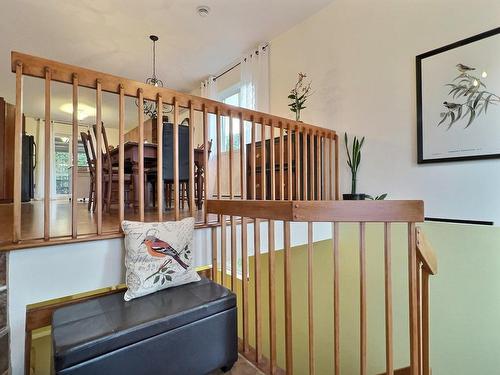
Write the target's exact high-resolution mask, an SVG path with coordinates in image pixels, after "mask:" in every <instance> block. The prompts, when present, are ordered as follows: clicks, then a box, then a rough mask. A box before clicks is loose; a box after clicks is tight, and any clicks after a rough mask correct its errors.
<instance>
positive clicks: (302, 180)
mask: <svg viewBox="0 0 500 375" xmlns="http://www.w3.org/2000/svg"><path fill="white" fill-rule="evenodd" d="M11 63H12V72H14V73H15V74H16V117H15V155H14V159H15V171H14V199H13V215H12V217H13V219H12V243H13V244H14V245H16V244H17V246H23V245H22V242H21V241H22V240H23V237H22V233H21V220H22V218H21V216H22V210H21V208H22V207H21V164H22V161H21V160H22V147H21V145H22V117H23V108H24V107H23V94H24V92H23V77H24V76H29V77H35V78H40V79H43V80H44V82H45V85H44V96H45V107H44V112H45V114H44V117H43V119H44V126H45V128H44V130H45V131H44V142H45V156H44V158H45V163H44V171H43V175H44V204H43V236H41V237H40V238H39V239H38V241H39V242H37V243H35V242H33V241H32V243H31V244H33V245H42V246H43V245H44V244H46V243H47V241H50V242H55V243H61V242H63V243H64V242H67V241H87V240H92V239H99V238H106V237H110V236H111V237H112V236H114V235H119V233H120V228H119V223H121V222H122V221H123V220H124V219H125V204H124V199H125V189H124V178H125V177H124V176H125V153H124V144H125V97H132V98H136V102H137V107H138V108H137V126H138V133H139V135H138V162H137V165H136V166H135V167H136V168H135V169H134V171H135V172H134V173H137V174H138V176H139V177H138V179H137V180H138V186H136V188H137V190H138V201H137V202H134V204H136V205H137V210H138V217H137V219H138V220H140V221H144V220H145V199H144V193H145V181H144V178H142V176H144V173H145V165H144V152H145V147H144V120H145V118H144V111H143V103H144V100H149V101H154V102H156V105H157V107H158V108H162V106H163V105H164V104H170V105H172V106H173V112H174V114H173V174H174V179H173V180H174V181H173V197H174V199H173V201H174V208H173V219H175V220H178V219H179V218H180V217H181V212H180V203H179V195H180V182H179V123H180V121H179V120H180V119H179V116H180V115H179V112H180V111H181V110H183V111H187V112H188V114H189V118H190V119H191V120H190V121H189V125H188V126H189V127H190V130H191V131H190V132H189V134H190V136H189V166H190V176H191V177H190V178H189V187H188V189H189V194H188V196H189V200H190V215H192V216H194V215H195V204H194V196H195V186H194V177H193V174H194V173H193V170H194V163H195V157H194V151H193V150H194V140H193V134H194V131H192V130H193V129H194V126H195V123H194V122H195V121H194V119H195V118H196V117H197V116H198V117H200V115H201V126H202V128H203V150H204V155H203V159H204V166H205V168H206V170H205V172H204V179H203V182H202V183H203V189H202V190H201V191H202V194H204V196H203V199H206V198H207V197H208V194H207V192H208V191H209V186H210V183H211V180H210V179H212V178H214V179H216V181H215V186H216V188H215V192H214V196H216V197H218V198H221V197H222V196H223V192H222V190H221V189H222V187H221V186H222V185H223V183H225V182H226V180H227V181H228V184H229V197H228V198H229V199H235V198H237V197H236V196H235V191H236V189H235V188H236V187H235V186H234V185H235V183H234V182H233V180H234V175H235V169H238V171H239V175H240V181H239V185H240V186H239V191H240V197H239V198H248V199H253V200H292V199H302V200H326V199H330V200H332V199H338V198H339V177H338V152H339V150H338V137H337V134H336V133H335V131H333V130H331V129H325V128H321V127H317V126H313V125H308V124H305V123H302V122H297V121H293V120H290V119H285V118H282V117H277V116H273V115H270V114H267V113H262V112H258V111H253V110H249V109H245V108H239V107H234V106H231V105H228V104H224V103H220V102H217V101H214V100H210V99H205V98H201V97H197V96H194V95H188V94H185V93H181V92H176V91H174V90H170V89H168V88H161V87H154V86H151V85H147V84H144V83H141V82H137V81H133V80H129V79H126V78H121V77H117V76H114V75H110V74H105V73H100V72H96V71H93V70H89V69H85V68H81V67H77V66H72V65H68V64H63V63H60V62H56V61H51V60H47V59H44V58H39V57H34V56H30V55H26V54H22V53H19V52H12V55H11ZM52 82H59V83H63V84H68V85H71V87H72V106H73V112H72V113H73V115H72V122H71V125H72V144H71V148H72V151H73V155H77V151H78V138H79V136H80V132H79V120H78V105H79V104H78V103H79V88H81V87H84V88H89V89H92V90H95V106H96V116H95V117H96V118H95V120H96V121H95V124H96V125H95V126H96V130H95V133H96V134H101V133H102V126H103V125H102V96H103V92H107V93H112V94H116V95H117V104H118V117H119V118H118V128H119V144H118V148H119V151H118V163H117V164H118V165H117V167H118V186H119V188H118V202H119V208H118V215H117V216H118V218H119V220H118V223H117V225H116V227H114V228H111V230H110V229H109V228H107V230H104V229H103V204H102V202H103V172H102V168H103V159H102V158H100V157H97V159H96V161H95V171H96V177H95V178H96V191H95V197H96V213H95V217H96V219H95V221H96V231H95V233H93V234H90V235H89V234H88V233H85V234H82V233H80V232H79V230H78V212H77V195H76V194H77V192H76V189H72V192H71V218H70V220H71V225H70V227H71V231H70V232H71V233H70V236H62V237H61V236H52V235H51V204H50V200H51V197H50V191H51V173H52V166H51V159H50V154H51V147H52V146H51V139H50V134H51V132H50V130H51V129H50V127H51V120H52V118H51V84H52ZM209 116H212V117H213V116H215V127H216V131H215V134H216V136H215V138H216V139H215V140H214V141H215V143H216V145H217V147H216V148H217V149H216V150H215V153H216V157H217V162H216V166H215V167H214V168H213V169H214V170H211V169H210V168H211V167H210V164H209V162H208V149H209V143H210V139H209V134H208V133H209V120H208V118H209ZM236 119H238V120H239V124H240V131H239V135H235V134H234V133H235V131H234V130H235V129H234V125H235V123H236V121H235V120H236ZM222 121H226V122H227V123H229V124H230V126H229V135H228V136H229V150H228V158H229V168H228V170H225V169H224V168H223V167H222V166H221V160H222V158H223V157H222V154H223V151H222V149H221V143H222V142H221V140H222V132H221V128H222ZM162 128H163V123H162V121H159V122H158V124H157V127H156V132H157V137H156V138H157V177H156V190H157V191H158V192H163V188H164V187H163V179H162V163H163V158H162V149H163V148H162V134H163V133H162V132H163V129H162ZM248 128H249V129H250V134H251V136H250V138H251V139H249V140H246V139H245V129H248ZM259 128H260V129H259ZM259 130H260V131H259ZM235 136H237V137H239V141H240V145H242V146H241V147H240V150H239V154H240V155H239V156H240V157H239V161H240V163H239V166H236V167H235V166H234V164H235V163H234V160H235V153H236V150H235V147H234V142H233V141H234V137H235ZM95 138H96V139H95V142H96V146H97V147H96V149H97V155H100V150H103V146H104V145H103V140H102V137H100V136H99V137H95ZM259 139H260V140H259ZM263 141H264V142H263ZM243 145H245V146H243ZM71 179H72V184H73V185H74V186H76V184H77V179H78V174H77V168H72V172H71ZM203 210H204V211H203V213H202V222H201V224H202V225H206V226H208V225H209V224H211V223H210V220H209V217H208V211H207V210H206V205H205V206H204V209H203ZM156 211H157V212H156V215H155V217H154V219H155V220H158V221H163V220H164V211H165V210H164V200H163V194H157V202H156ZM215 220H216V221H220V220H218V217H216V219H215ZM212 224H213V223H212ZM231 225H232V226H234V222H233V221H231ZM24 245H26V241H24Z"/></svg>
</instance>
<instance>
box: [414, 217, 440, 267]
mask: <svg viewBox="0 0 500 375" xmlns="http://www.w3.org/2000/svg"><path fill="white" fill-rule="evenodd" d="M415 232H416V237H417V255H418V257H419V259H420V261H421V262H422V264H423V266H424V267H425V269H426V270H427V272H429V273H430V274H431V275H436V274H437V271H438V266H437V257H436V253H435V252H434V249H433V248H432V246H431V245H430V243H429V241H428V240H427V237H426V236H425V233H424V232H423V231H422V228H420V227H417V228H416V229H415Z"/></svg>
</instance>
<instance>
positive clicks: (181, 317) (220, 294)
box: [52, 279, 238, 375]
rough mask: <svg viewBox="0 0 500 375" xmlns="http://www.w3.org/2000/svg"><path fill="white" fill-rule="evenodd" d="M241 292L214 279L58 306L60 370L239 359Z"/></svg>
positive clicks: (192, 369)
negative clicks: (132, 295)
mask: <svg viewBox="0 0 500 375" xmlns="http://www.w3.org/2000/svg"><path fill="white" fill-rule="evenodd" d="M236 317H237V314H236V296H235V295H234V294H233V293H232V292H231V291H229V290H227V289H226V288H224V287H222V286H220V285H218V284H216V283H213V282H212V281H209V280H207V279H202V280H201V281H199V282H196V283H191V284H186V285H182V286H179V287H175V288H170V289H166V290H163V291H160V292H157V293H154V294H151V295H148V296H145V297H142V298H138V299H135V300H132V301H130V302H125V301H124V300H123V293H117V294H113V295H109V296H105V297H99V298H95V299H92V300H89V301H85V302H81V303H78V304H75V305H71V306H68V307H63V308H60V309H58V310H56V311H55V312H54V315H53V318H52V332H53V334H52V340H53V342H52V344H53V353H54V358H53V359H54V371H55V373H56V374H71V375H77V374H93V375H98V374H106V375H113V374H120V375H126V374H134V375H137V374H175V375H182V374H186V375H187V374H193V375H200V374H207V373H209V372H211V371H213V370H216V369H218V368H221V369H223V370H226V371H227V370H228V369H230V368H231V367H232V365H233V364H234V362H235V361H236V360H237V359H238V338H237V322H236V319H237V318H236Z"/></svg>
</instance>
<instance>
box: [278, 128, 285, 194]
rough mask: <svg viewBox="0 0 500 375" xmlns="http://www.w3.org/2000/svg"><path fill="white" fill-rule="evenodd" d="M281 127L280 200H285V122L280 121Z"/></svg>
mask: <svg viewBox="0 0 500 375" xmlns="http://www.w3.org/2000/svg"><path fill="white" fill-rule="evenodd" d="M279 125H280V127H279V129H280V138H279V142H280V143H279V159H280V160H279V168H280V172H279V176H280V180H279V184H280V186H279V195H280V197H279V198H280V200H284V199H285V178H284V177H285V176H284V172H285V171H284V168H283V161H284V160H283V159H284V158H285V151H284V147H283V139H284V137H283V131H284V130H283V123H282V122H280V123H279Z"/></svg>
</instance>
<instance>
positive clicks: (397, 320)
mask: <svg viewBox="0 0 500 375" xmlns="http://www.w3.org/2000/svg"><path fill="white" fill-rule="evenodd" d="M422 227H423V229H424V231H425V233H426V235H427V237H428V238H429V240H430V242H431V244H432V245H433V247H434V248H435V249H436V252H437V256H438V261H439V273H438V275H437V276H433V277H432V278H431V352H432V356H431V365H432V368H433V374H438V375H439V374H454V375H458V374H494V373H498V372H499V369H500V358H499V356H498V348H499V347H500V324H499V323H498V317H500V294H499V290H500V274H499V273H498V270H500V228H492V227H479V226H466V225H454V224H436V223H426V224H424V225H422ZM406 230H407V227H406V225H402V224H394V225H393V237H392V240H393V258H392V261H393V272H392V276H393V284H394V289H393V298H394V340H395V347H394V355H395V357H394V358H395V366H396V368H398V367H405V366H407V365H408V364H409V356H408V293H407V290H408V282H407V239H406ZM292 235H293V234H292ZM382 241H383V228H382V225H380V224H368V225H367V278H368V373H370V374H377V373H382V372H384V370H385V336H384V335H385V328H384V322H385V315H384V304H383V298H384V294H383V288H384V279H383V247H382V246H383V242H382ZM340 246H341V275H340V278H341V296H340V306H341V316H340V320H341V365H342V373H344V374H357V373H359V366H358V363H359V356H358V353H359V339H358V338H359V276H358V275H359V273H358V270H359V268H358V262H359V258H358V227H357V226H356V225H353V224H344V225H341V231H340ZM331 254H332V242H331V241H329V240H327V241H322V242H317V243H315V244H314V325H315V326H314V327H315V340H314V343H315V356H316V358H315V364H316V373H317V374H327V373H332V365H333V354H332V353H333V321H332V316H333V312H332V310H333V288H332V284H333V272H332V271H331V270H332V255H331ZM260 261H261V267H262V275H263V280H262V285H261V288H262V313H263V316H264V321H263V332H264V338H265V339H264V343H263V344H264V350H265V352H266V353H267V352H268V341H267V338H268V320H267V314H268V293H267V291H268V288H267V286H268V277H267V276H268V269H267V255H263V256H262V257H261V260H260ZM253 262H254V258H253V257H252V258H250V293H249V295H250V301H249V312H250V322H251V324H250V341H251V345H252V346H253V344H254V341H253V340H254V336H253V333H254V325H253V322H254V301H253V295H254V294H253V293H254V274H253V270H254V267H253ZM306 262H307V253H306V249H305V247H304V246H299V247H295V248H293V249H292V272H293V276H292V290H293V295H292V299H293V301H292V310H293V351H294V372H295V373H296V374H307V366H308V364H307V363H308V362H307V360H308V359H307V274H306ZM276 263H277V270H276V275H275V277H276V281H277V312H278V319H277V338H278V364H279V365H280V367H284V355H283V353H284V350H283V349H284V319H283V311H284V300H283V252H282V251H278V252H277V253H276ZM238 289H240V285H238ZM239 300H240V301H241V298H240V299H239ZM240 332H241V307H240Z"/></svg>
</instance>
